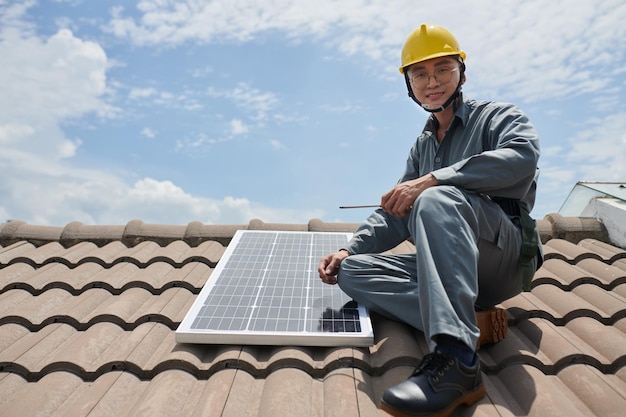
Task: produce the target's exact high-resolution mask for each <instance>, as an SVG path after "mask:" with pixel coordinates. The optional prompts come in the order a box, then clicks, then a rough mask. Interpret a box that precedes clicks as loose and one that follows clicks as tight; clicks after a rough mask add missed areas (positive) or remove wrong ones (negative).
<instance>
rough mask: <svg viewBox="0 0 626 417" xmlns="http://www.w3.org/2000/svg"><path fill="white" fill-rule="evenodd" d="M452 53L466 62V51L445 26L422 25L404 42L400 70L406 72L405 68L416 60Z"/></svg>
mask: <svg viewBox="0 0 626 417" xmlns="http://www.w3.org/2000/svg"><path fill="white" fill-rule="evenodd" d="M450 55H458V56H459V57H460V59H461V62H465V52H463V51H462V50H461V47H460V46H459V42H457V40H456V38H455V37H454V35H453V34H452V33H451V32H450V31H449V30H448V29H446V28H444V27H443V26H438V25H421V26H420V27H419V29H415V30H414V31H413V32H412V33H411V34H410V35H409V37H408V38H407V39H406V42H404V47H403V48H402V66H401V67H400V72H401V73H402V74H404V68H406V67H408V66H409V65H411V64H415V63H416V62H422V61H426V60H427V59H432V58H439V57H441V56H450Z"/></svg>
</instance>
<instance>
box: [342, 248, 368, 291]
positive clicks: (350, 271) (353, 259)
mask: <svg viewBox="0 0 626 417" xmlns="http://www.w3.org/2000/svg"><path fill="white" fill-rule="evenodd" d="M364 257H365V255H350V256H348V257H347V258H345V259H344V260H343V261H342V262H341V265H340V266H339V272H338V273H337V283H338V284H339V287H340V288H341V289H343V290H344V291H345V289H344V288H347V287H349V286H351V285H352V284H353V283H354V280H355V278H356V277H357V276H358V275H359V272H360V271H362V268H363V265H364V262H365V261H364V259H363V258H364Z"/></svg>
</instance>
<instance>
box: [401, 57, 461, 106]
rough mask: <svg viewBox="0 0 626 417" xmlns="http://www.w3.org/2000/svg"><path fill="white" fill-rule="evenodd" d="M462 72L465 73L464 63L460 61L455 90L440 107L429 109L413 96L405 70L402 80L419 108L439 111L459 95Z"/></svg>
mask: <svg viewBox="0 0 626 417" xmlns="http://www.w3.org/2000/svg"><path fill="white" fill-rule="evenodd" d="M464 73H465V64H464V63H461V76H460V77H459V84H458V85H457V86H456V90H455V91H454V93H453V94H452V95H451V96H450V98H449V99H447V100H446V102H445V103H443V105H442V106H441V107H437V108H435V109H430V108H428V107H425V106H424V105H423V104H422V103H421V102H420V101H419V100H418V99H417V97H415V94H413V89H412V88H411V81H410V80H409V75H408V74H407V71H404V81H405V82H406V88H407V90H408V91H409V97H411V99H413V101H414V102H416V103H417V104H418V105H419V106H420V107H421V108H423V109H424V110H426V111H427V112H430V113H439V112H440V111H443V110H445V109H446V108H447V107H448V106H449V105H450V104H452V103H454V101H455V100H456V99H457V97H459V95H460V94H461V86H462V85H463V74H464Z"/></svg>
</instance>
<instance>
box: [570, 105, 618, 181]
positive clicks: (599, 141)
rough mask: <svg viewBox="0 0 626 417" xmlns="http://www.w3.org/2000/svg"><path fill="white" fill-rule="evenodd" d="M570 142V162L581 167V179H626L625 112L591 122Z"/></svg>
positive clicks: (579, 170) (579, 169) (579, 168)
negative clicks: (625, 162)
mask: <svg viewBox="0 0 626 417" xmlns="http://www.w3.org/2000/svg"><path fill="white" fill-rule="evenodd" d="M599 132H602V134H601V135H600V134H599ZM571 142H572V143H571V150H570V152H569V153H568V154H567V159H568V161H570V162H571V164H572V166H576V167H578V172H579V178H582V179H585V180H590V181H594V180H595V181H623V180H624V179H625V178H626V164H624V161H626V112H622V113H617V114H613V115H609V116H607V117H605V118H604V119H601V120H596V121H593V122H589V123H588V129H585V130H583V131H580V132H579V134H578V135H577V136H576V137H575V138H574V139H573V140H572V141H571Z"/></svg>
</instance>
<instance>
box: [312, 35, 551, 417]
mask: <svg viewBox="0 0 626 417" xmlns="http://www.w3.org/2000/svg"><path fill="white" fill-rule="evenodd" d="M401 59H402V65H401V67H400V72H401V73H402V74H403V75H404V77H405V80H406V84H407V88H408V92H409V96H410V97H411V98H412V99H413V100H414V101H415V102H416V103H417V104H419V105H420V106H421V107H422V108H423V109H424V110H426V111H427V112H430V113H431V116H430V117H429V118H428V120H427V122H426V126H425V127H424V129H423V131H422V133H421V134H420V136H419V137H418V138H417V141H416V142H415V145H414V146H413V147H412V149H411V150H410V152H409V156H408V160H407V163H406V168H405V171H404V174H403V175H402V178H401V179H400V181H399V182H398V184H397V185H396V186H395V187H393V188H392V189H391V190H390V191H389V192H387V193H386V194H384V195H383V196H382V199H381V204H380V208H379V209H377V210H376V211H375V212H374V213H372V214H371V215H370V216H369V217H368V218H367V219H366V220H365V221H364V222H363V223H362V224H361V225H360V226H359V228H358V229H357V231H356V233H355V234H354V237H353V238H352V240H351V241H350V242H349V243H348V244H347V245H346V247H344V248H341V249H340V250H339V251H338V252H335V253H331V254H329V255H327V256H325V257H324V258H322V259H321V260H320V264H319V268H318V272H319V275H320V278H321V279H322V280H323V281H324V282H326V283H328V284H336V283H339V286H340V287H341V288H342V289H343V290H344V291H345V292H346V293H347V294H348V295H350V296H351V297H353V298H354V299H355V300H356V301H358V302H359V303H361V304H363V305H365V306H366V307H368V308H370V309H372V310H374V311H377V312H379V313H381V314H383V315H385V316H387V317H390V318H392V319H395V320H399V321H403V322H405V323H407V324H409V325H411V326H413V327H415V328H416V329H419V330H421V331H423V332H424V335H425V337H426V340H427V341H428V343H429V346H430V349H431V353H429V354H428V355H426V356H424V358H423V359H422V362H421V363H420V365H419V366H418V367H417V369H416V371H415V372H414V373H413V375H412V376H411V377H410V378H409V379H408V380H406V381H404V382H401V383H399V384H398V385H395V386H392V387H390V388H389V389H387V391H386V392H385V393H384V395H383V398H382V400H381V407H382V408H383V409H385V410H386V411H387V412H389V413H390V414H392V415H394V416H437V417H443V416H448V415H449V414H451V413H452V412H453V411H454V410H455V409H456V408H457V407H458V406H460V405H462V404H468V405H469V404H473V403H475V402H476V401H478V400H480V399H481V398H482V397H483V396H484V395H485V385H484V383H483V380H482V376H481V373H480V362H479V360H478V357H477V355H476V349H477V348H479V347H480V345H482V344H484V343H493V342H497V341H499V340H501V338H503V337H504V331H505V330H506V316H505V315H503V314H502V311H501V310H498V309H495V308H494V306H495V305H496V304H498V303H500V302H502V301H504V300H506V299H508V298H510V297H513V296H515V295H516V294H518V293H520V292H521V291H522V289H529V287H530V279H531V278H532V275H533V274H534V272H535V270H536V268H537V267H538V266H539V265H540V264H541V262H542V255H541V247H540V244H539V240H538V234H537V230H536V225H535V222H534V220H532V219H531V218H530V216H529V214H528V213H529V212H530V211H531V209H532V207H533V204H534V201H535V192H536V179H537V175H538V170H537V162H538V158H539V139H538V137H537V133H536V131H535V129H534V127H533V126H532V124H531V123H530V121H529V120H528V118H527V117H526V115H525V114H524V113H523V112H522V111H521V110H520V109H519V108H518V107H516V106H514V105H512V104H506V103H498V102H491V101H476V100H471V99H469V98H468V97H465V96H464V95H463V94H462V92H461V88H462V86H463V84H464V83H465V81H466V76H465V59H466V55H465V53H464V52H463V51H462V50H461V49H460V46H459V43H458V42H457V40H456V38H455V37H454V36H453V35H452V34H451V33H450V32H449V31H448V30H447V29H445V28H443V27H441V26H437V25H422V26H421V27H420V28H418V29H417V30H415V31H414V32H413V33H411V34H410V35H409V37H408V38H407V40H406V42H405V44H404V47H403V49H402V58H401ZM409 237H412V238H413V240H414V242H415V249H416V252H415V253H414V254H406V255H389V254H383V252H385V251H387V250H389V249H391V248H393V247H395V246H396V245H398V244H399V243H401V242H402V241H404V240H405V239H407V238H409ZM499 321H500V322H499ZM497 327H499V328H497Z"/></svg>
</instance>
